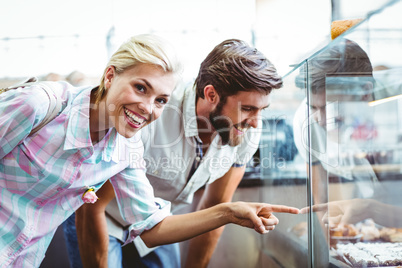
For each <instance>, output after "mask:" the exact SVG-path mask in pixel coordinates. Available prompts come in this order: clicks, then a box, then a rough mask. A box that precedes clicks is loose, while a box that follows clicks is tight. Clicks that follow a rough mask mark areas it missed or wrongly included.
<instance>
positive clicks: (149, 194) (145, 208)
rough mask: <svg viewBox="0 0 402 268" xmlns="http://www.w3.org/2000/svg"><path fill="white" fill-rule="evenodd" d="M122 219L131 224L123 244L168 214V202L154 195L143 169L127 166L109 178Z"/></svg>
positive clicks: (150, 227)
mask: <svg viewBox="0 0 402 268" xmlns="http://www.w3.org/2000/svg"><path fill="white" fill-rule="evenodd" d="M110 181H111V183H112V185H113V188H114V190H115V193H116V199H117V203H118V205H119V209H120V213H121V215H122V216H123V219H124V220H125V221H127V222H128V223H130V224H131V226H130V228H129V232H130V235H129V237H128V238H127V240H126V242H125V244H127V243H129V242H132V241H133V240H134V238H135V237H137V236H138V235H140V234H141V233H142V232H144V231H145V230H149V229H152V228H153V227H154V226H155V225H157V224H158V223H159V222H161V221H162V220H163V219H164V218H165V217H166V216H168V215H170V214H171V213H170V202H169V201H165V200H163V199H160V198H156V197H155V196H154V191H153V188H152V186H151V184H150V183H149V181H148V179H147V177H146V175H145V170H144V169H142V168H128V169H126V170H124V171H123V172H121V173H119V174H118V175H116V176H114V177H113V178H112V179H111V180H110Z"/></svg>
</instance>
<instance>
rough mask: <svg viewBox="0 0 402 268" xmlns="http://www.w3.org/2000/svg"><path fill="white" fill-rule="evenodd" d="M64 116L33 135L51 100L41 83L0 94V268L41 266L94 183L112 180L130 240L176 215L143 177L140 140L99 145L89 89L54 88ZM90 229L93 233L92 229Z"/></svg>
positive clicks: (111, 135)
mask: <svg viewBox="0 0 402 268" xmlns="http://www.w3.org/2000/svg"><path fill="white" fill-rule="evenodd" d="M52 88H54V90H57V91H59V93H60V96H62V99H63V110H62V112H61V113H60V114H59V115H58V116H57V117H56V118H55V119H54V120H53V121H51V122H50V123H48V124H47V125H46V126H44V127H43V128H42V129H41V130H39V132H37V133H35V134H33V135H31V136H28V135H29V133H30V131H31V130H32V128H33V127H35V126H36V125H38V124H39V123H40V122H41V120H42V119H43V118H44V117H45V115H46V112H47V107H48V105H49V100H48V97H47V95H46V93H45V91H44V90H42V89H41V88H39V86H32V87H30V88H18V89H15V90H10V91H7V92H5V93H2V94H0V237H1V238H0V267H9V266H13V267H39V265H40V263H41V262H42V260H43V258H44V254H45V252H46V249H47V247H48V245H49V243H50V241H51V239H52V237H53V234H54V232H55V230H56V229H57V227H58V226H59V225H60V224H61V223H62V222H63V221H64V220H65V219H67V218H68V217H69V216H70V215H71V214H72V213H73V212H74V211H75V210H76V209H78V208H79V207H80V206H81V205H82V204H83V201H82V199H81V197H82V195H83V193H84V192H85V191H86V190H87V188H88V187H89V186H91V187H94V188H95V189H96V190H98V189H99V188H100V187H101V186H102V185H103V184H104V183H105V182H106V181H107V180H109V179H110V181H111V183H112V185H113V187H114V190H115V193H116V197H117V200H118V203H119V208H120V212H121V213H122V215H123V216H124V217H125V219H126V221H128V222H130V223H133V225H132V226H131V230H130V233H131V234H132V236H131V237H130V238H129V240H128V241H127V242H129V241H131V240H132V239H133V238H134V237H135V236H137V235H139V234H141V233H142V232H143V231H144V230H147V229H150V228H152V227H153V226H155V225H156V224H157V223H159V222H160V221H161V220H162V219H164V218H165V217H166V216H167V215H169V214H170V203H169V202H166V201H163V200H161V199H159V198H155V197H154V194H153V189H152V187H151V185H150V183H149V182H148V179H147V178H146V176H145V170H144V164H143V145H142V143H141V140H140V135H136V136H135V137H133V138H131V139H126V138H124V137H122V136H121V135H119V134H118V133H117V132H116V130H115V129H114V128H113V129H110V130H109V132H108V133H107V135H106V136H105V137H104V138H103V139H102V140H101V141H100V142H99V143H97V144H95V145H93V144H92V142H91V138H90V132H89V105H90V92H91V89H92V88H91V87H81V88H74V87H72V86H71V85H69V84H68V83H64V82H55V83H54V85H53V86H52ZM88 228H91V227H90V226H88Z"/></svg>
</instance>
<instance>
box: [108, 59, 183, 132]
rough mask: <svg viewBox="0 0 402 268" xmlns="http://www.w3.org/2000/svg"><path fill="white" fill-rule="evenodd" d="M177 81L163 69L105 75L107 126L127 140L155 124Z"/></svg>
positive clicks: (110, 71)
mask: <svg viewBox="0 0 402 268" xmlns="http://www.w3.org/2000/svg"><path fill="white" fill-rule="evenodd" d="M175 83H176V80H175V77H174V75H173V74H171V73H166V72H165V71H164V70H163V69H162V68H160V67H157V66H153V65H149V64H139V65H136V66H134V67H132V68H129V69H127V70H125V71H124V72H123V73H120V74H117V73H116V70H115V68H114V67H112V66H111V67H109V68H108V69H107V70H106V75H105V87H106V89H107V90H106V97H105V104H106V111H105V113H106V114H105V118H109V120H108V123H106V124H107V125H109V127H115V128H116V130H117V132H118V133H119V134H120V135H122V136H124V137H126V138H131V137H133V136H134V135H135V134H136V133H137V132H138V130H140V129H141V128H143V127H144V126H146V125H148V124H149V123H151V122H152V121H154V120H156V119H157V118H158V117H159V116H160V115H161V114H162V111H163V109H164V107H165V105H166V103H167V102H168V100H169V98H170V95H171V94H172V91H173V89H174V87H175Z"/></svg>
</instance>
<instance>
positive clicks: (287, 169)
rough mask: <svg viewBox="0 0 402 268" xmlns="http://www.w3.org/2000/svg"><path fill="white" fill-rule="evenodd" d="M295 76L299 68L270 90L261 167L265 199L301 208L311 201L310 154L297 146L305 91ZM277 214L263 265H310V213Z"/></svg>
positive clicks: (266, 241)
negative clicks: (297, 119)
mask: <svg viewBox="0 0 402 268" xmlns="http://www.w3.org/2000/svg"><path fill="white" fill-rule="evenodd" d="M298 68H300V66H299V67H298ZM296 77H297V78H298V79H300V77H298V72H296V71H294V72H292V73H290V74H289V75H288V76H287V77H285V78H284V86H283V88H281V89H279V90H277V91H274V92H272V93H271V106H270V108H269V109H267V111H266V112H264V114H263V122H264V125H263V135H262V139H261V142H260V148H259V159H258V167H259V168H260V174H259V176H260V177H261V179H262V180H261V181H262V186H261V187H260V193H261V194H260V196H261V197H262V201H263V202H267V203H271V204H284V205H288V206H294V207H298V208H302V207H306V206H307V205H308V202H307V199H308V198H307V192H308V191H307V172H306V167H307V165H306V161H305V159H306V155H307V154H306V150H303V151H301V153H299V151H298V149H297V147H296V143H295V138H294V137H295V135H299V132H298V133H294V126H293V121H294V120H295V116H296V111H297V110H298V109H299V107H300V105H301V103H305V92H306V91H305V88H303V87H302V88H300V87H298V86H296V81H297V79H296ZM302 80H304V79H302ZM301 117H305V116H304V114H303V115H302V116H301ZM307 156H308V155H307ZM307 159H308V158H307ZM276 217H278V219H279V222H280V223H279V224H278V225H277V227H276V228H275V230H274V231H272V232H271V233H269V234H268V235H267V236H261V239H262V252H263V254H262V258H261V259H262V264H263V266H262V267H277V265H278V263H280V265H281V266H278V267H308V262H309V259H308V256H309V254H308V224H307V222H308V214H300V215H290V214H280V213H277V214H276ZM289 252H292V254H289Z"/></svg>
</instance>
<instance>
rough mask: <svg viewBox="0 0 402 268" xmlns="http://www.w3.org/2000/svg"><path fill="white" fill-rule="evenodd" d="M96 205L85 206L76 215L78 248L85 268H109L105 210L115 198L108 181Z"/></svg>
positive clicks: (100, 192)
mask: <svg viewBox="0 0 402 268" xmlns="http://www.w3.org/2000/svg"><path fill="white" fill-rule="evenodd" d="M96 194H97V195H98V197H99V199H98V201H97V202H96V203H94V204H84V205H83V206H81V207H80V208H79V209H78V210H77V211H76V212H75V213H76V214H75V226H76V229H77V238H78V246H79V250H80V255H81V260H82V264H83V267H105V268H107V267H108V259H107V256H108V246H109V235H108V230H107V224H106V216H105V208H106V206H107V204H108V203H109V202H110V201H111V200H112V199H113V198H114V197H115V193H114V190H113V186H112V184H111V183H110V182H109V181H107V182H106V183H105V184H104V185H103V186H102V188H101V189H99V191H98V192H97V193H96Z"/></svg>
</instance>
